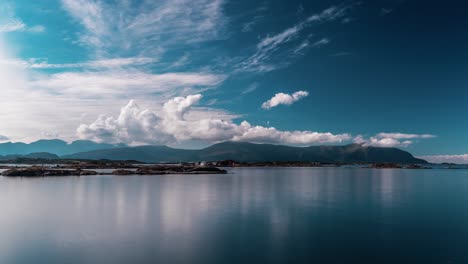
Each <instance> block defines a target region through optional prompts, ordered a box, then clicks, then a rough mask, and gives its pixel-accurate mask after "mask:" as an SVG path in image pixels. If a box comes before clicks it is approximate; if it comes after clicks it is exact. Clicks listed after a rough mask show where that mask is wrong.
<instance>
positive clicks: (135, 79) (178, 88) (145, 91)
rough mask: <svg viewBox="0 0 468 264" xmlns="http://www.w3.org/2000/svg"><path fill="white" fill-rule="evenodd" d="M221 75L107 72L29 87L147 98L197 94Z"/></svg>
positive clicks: (69, 75) (59, 76) (59, 77)
mask: <svg viewBox="0 0 468 264" xmlns="http://www.w3.org/2000/svg"><path fill="white" fill-rule="evenodd" d="M224 78H225V77H224V76H223V75H216V74H210V73H194V72H191V73H188V72H184V73H163V74H152V73H146V72H142V71H138V70H108V71H100V72H99V73H96V72H64V73H56V74H52V75H46V76H43V77H42V78H39V79H37V80H34V81H32V82H31V83H30V84H31V86H33V87H37V88H40V89H43V90H44V91H45V92H47V93H51V94H57V95H67V96H70V97H73V98H77V99H80V98H101V97H111V98H120V97H128V96H133V97H137V98H138V97H147V96H152V95H156V94H164V93H170V94H173V93H177V92H180V93H183V92H185V93H188V92H197V91H201V90H204V89H206V88H207V87H214V86H216V85H218V84H220V83H221V82H222V81H223V80H224Z"/></svg>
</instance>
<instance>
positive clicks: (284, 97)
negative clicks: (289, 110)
mask: <svg viewBox="0 0 468 264" xmlns="http://www.w3.org/2000/svg"><path fill="white" fill-rule="evenodd" d="M307 96H309V92H307V91H298V92H295V93H293V94H286V93H277V94H275V96H273V97H272V98H271V99H269V100H268V101H266V102H264V103H263V104H262V108H263V109H266V110H269V109H271V108H273V107H276V106H278V105H292V104H293V103H295V102H297V101H299V100H300V99H302V98H304V97H307Z"/></svg>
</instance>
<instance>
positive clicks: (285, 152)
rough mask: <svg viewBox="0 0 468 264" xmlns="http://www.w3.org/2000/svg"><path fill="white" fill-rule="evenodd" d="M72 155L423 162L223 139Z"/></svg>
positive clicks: (373, 152)
mask: <svg viewBox="0 0 468 264" xmlns="http://www.w3.org/2000/svg"><path fill="white" fill-rule="evenodd" d="M64 158H73V159H109V160H138V161H143V162H185V161H218V160H236V161H241V162H264V161H311V162H329V163H339V162H345V163H381V162H387V163H402V164H413V163H427V162H426V161H424V160H421V159H416V158H414V157H413V156H412V155H411V154H410V153H408V152H406V151H403V150H400V149H397V148H378V147H363V146H361V145H357V144H351V145H345V146H311V147H290V146H282V145H271V144H253V143H244V142H224V143H219V144H215V145H213V146H210V147H207V148H204V149H200V150H184V149H173V148H169V147H166V146H141V147H125V148H113V149H104V150H96V151H89V152H84V153H76V154H72V155H67V156H64Z"/></svg>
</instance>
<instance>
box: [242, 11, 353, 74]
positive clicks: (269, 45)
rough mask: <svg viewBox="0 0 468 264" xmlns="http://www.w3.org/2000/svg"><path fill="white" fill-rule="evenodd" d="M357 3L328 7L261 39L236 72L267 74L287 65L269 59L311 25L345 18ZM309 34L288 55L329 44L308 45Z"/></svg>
mask: <svg viewBox="0 0 468 264" xmlns="http://www.w3.org/2000/svg"><path fill="white" fill-rule="evenodd" d="M357 4H359V3H353V4H349V5H345V4H341V5H338V6H332V7H329V8H327V9H325V10H323V11H322V12H320V13H318V14H313V15H311V16H309V17H307V18H306V19H304V20H302V21H300V22H299V23H297V24H295V25H293V26H292V27H289V28H287V29H285V30H283V31H282V32H280V33H277V34H274V35H268V36H266V37H265V38H263V39H261V40H260V42H259V43H258V44H257V46H256V52H255V53H254V54H253V55H251V56H250V57H248V58H246V59H245V60H244V61H242V62H241V63H239V64H238V65H237V66H236V69H237V71H246V72H268V71H273V70H276V69H278V68H281V67H283V66H284V65H287V63H282V65H281V64H279V65H278V64H277V63H274V62H271V58H272V57H273V55H274V54H276V53H278V51H280V50H281V48H284V46H285V44H287V43H290V42H292V41H294V40H296V39H301V38H300V34H301V33H302V32H303V31H304V30H305V29H307V28H309V27H310V26H311V25H312V24H316V25H319V24H322V23H325V22H333V21H336V20H338V19H340V18H343V17H345V15H346V14H347V12H348V11H349V10H351V9H352V8H353V7H354V6H356V5H357ZM310 36H311V35H310V34H309V35H308V36H307V37H306V40H302V43H301V44H300V45H299V46H296V48H293V49H291V50H290V51H289V53H293V54H299V53H300V52H301V51H302V50H304V49H305V48H306V47H309V46H310V47H321V46H323V45H326V44H328V43H329V42H330V40H329V39H328V38H322V39H320V40H318V41H316V42H314V43H313V44H310V43H309V40H308V39H309V38H310Z"/></svg>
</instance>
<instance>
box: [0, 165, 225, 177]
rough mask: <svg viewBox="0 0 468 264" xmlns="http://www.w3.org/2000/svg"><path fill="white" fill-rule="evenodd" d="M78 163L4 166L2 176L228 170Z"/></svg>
mask: <svg viewBox="0 0 468 264" xmlns="http://www.w3.org/2000/svg"><path fill="white" fill-rule="evenodd" d="M83 167H84V168H81V167H77V166H76V165H56V166H55V167H51V166H31V167H7V166H3V169H5V171H3V172H2V173H1V175H2V176H5V177H62V176H93V175H119V176H130V175H164V174H226V173H227V171H226V170H223V169H219V168H216V167H210V166H191V165H172V166H167V165H146V166H135V165H130V164H129V166H127V168H115V170H113V171H110V172H99V171H97V170H98V169H101V170H102V169H114V168H106V167H105V166H103V167H100V168H96V170H92V169H89V168H86V167H89V166H83Z"/></svg>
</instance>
